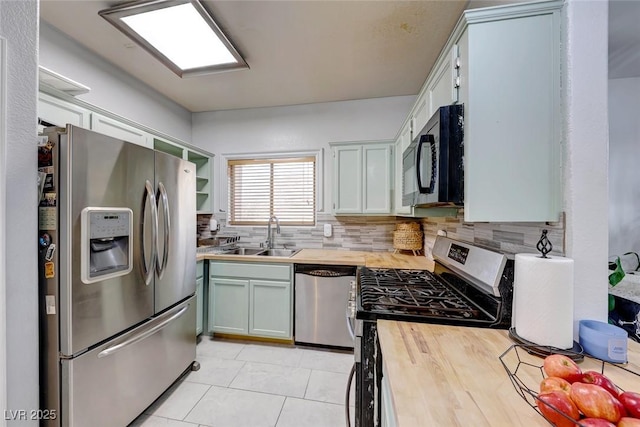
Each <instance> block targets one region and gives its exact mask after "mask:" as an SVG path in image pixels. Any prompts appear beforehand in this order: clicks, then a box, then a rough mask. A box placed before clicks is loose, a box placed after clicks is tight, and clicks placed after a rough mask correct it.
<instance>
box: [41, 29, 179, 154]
mask: <svg viewBox="0 0 640 427" xmlns="http://www.w3.org/2000/svg"><path fill="white" fill-rule="evenodd" d="M39 61H40V65H42V66H43V67H45V68H48V69H50V70H52V71H55V72H56V73H58V74H62V75H63V76H65V77H68V78H70V79H72V80H75V81H77V82H78V83H82V84H83V85H85V86H88V87H90V88H91V91H90V92H89V93H87V94H84V95H78V96H77V98H78V99H81V100H83V101H86V102H88V103H90V104H93V105H96V106H98V107H100V108H103V109H105V110H108V111H111V112H113V113H116V114H119V115H120V116H122V117H126V118H127V119H130V120H133V121H134V122H137V123H140V124H143V125H145V126H148V127H150V128H152V129H154V130H157V131H160V132H162V133H165V134H167V135H169V136H173V137H175V138H178V139H181V140H183V141H185V142H191V113H190V112H189V111H187V110H186V109H185V108H183V107H181V106H179V105H178V104H176V103H174V102H173V101H171V100H169V99H168V98H166V97H165V96H163V95H160V94H159V93H158V92H156V91H154V90H153V89H152V88H150V87H149V86H147V85H146V84H144V83H142V82H140V81H139V80H137V79H135V78H134V77H132V76H130V75H129V74H125V73H124V72H123V71H122V70H121V69H120V68H117V67H115V66H113V65H111V64H109V63H108V62H106V61H105V60H103V59H102V58H100V57H98V56H97V55H95V54H94V53H93V52H91V51H89V50H88V49H86V48H85V47H83V46H82V45H80V44H79V43H77V42H75V41H74V40H72V39H70V38H69V37H67V36H66V35H65V34H63V33H62V32H60V31H58V30H57V29H55V28H54V27H52V26H50V25H49V24H47V23H44V22H43V23H42V24H41V27H40V53H39Z"/></svg>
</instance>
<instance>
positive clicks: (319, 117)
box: [192, 96, 415, 213]
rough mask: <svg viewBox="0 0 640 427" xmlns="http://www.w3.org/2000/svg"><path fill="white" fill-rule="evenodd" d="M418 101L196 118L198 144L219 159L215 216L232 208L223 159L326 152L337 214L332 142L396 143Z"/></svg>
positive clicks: (231, 112)
mask: <svg viewBox="0 0 640 427" xmlns="http://www.w3.org/2000/svg"><path fill="white" fill-rule="evenodd" d="M414 101H415V96H397V97H388V98H375V99H365V100H359V101H343V102H327V103H322V104H307V105H295V106H289V107H269V108H252V109H245V110H228V111H217V112H204V113H195V114H194V115H193V119H192V123H193V130H192V135H193V144H194V145H196V146H198V147H201V148H203V149H205V150H208V151H210V152H212V153H214V154H215V155H216V158H215V170H216V172H217V173H216V180H215V185H216V189H215V195H216V197H215V200H214V212H218V209H219V208H222V209H226V198H225V195H226V187H225V186H226V175H225V174H226V165H223V164H222V163H223V161H222V158H221V157H222V154H229V153H234V154H237V153H252V152H254V153H255V152H267V151H295V150H318V149H324V164H325V166H324V172H325V173H324V189H325V192H324V205H325V206H324V208H325V209H324V211H325V212H328V213H330V212H331V205H330V203H331V173H332V172H331V171H332V169H331V158H330V154H331V151H330V150H329V142H337V141H364V140H393V139H394V138H395V137H396V134H397V133H398V131H399V130H400V126H401V125H402V123H403V121H404V119H405V118H406V117H407V115H408V114H409V110H410V108H411V107H412V106H413V103H414Z"/></svg>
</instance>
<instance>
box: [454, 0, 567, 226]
mask: <svg viewBox="0 0 640 427" xmlns="http://www.w3.org/2000/svg"><path fill="white" fill-rule="evenodd" d="M560 33H561V31H560V12H559V11H558V10H556V11H555V13H547V14H537V15H534V16H526V17H523V18H517V19H502V20H497V21H490V22H484V23H479V24H473V25H470V26H469V28H468V43H469V45H468V64H469V65H468V66H469V70H468V73H469V81H468V84H469V87H468V90H469V93H468V97H469V98H468V107H467V108H465V115H466V117H465V147H464V156H465V179H464V185H465V189H464V191H465V195H464V196H465V197H464V204H465V209H464V219H465V221H467V222H475V221H496V222H506V221H514V222H515V221H532V222H543V221H558V219H559V213H560V210H561V209H560V205H561V203H560V200H561V199H560V192H561V188H562V186H561V180H560V156H561V137H560V134H561V132H560V131H561V129H560V123H561V121H560V120H559V118H560V117H561V114H560V111H561V110H560V94H561V86H560V75H561V70H560V56H561V43H560ZM496 46H499V47H500V48H499V49H496ZM525 46H526V48H524V47H525Z"/></svg>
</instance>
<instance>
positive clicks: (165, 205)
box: [156, 182, 171, 279]
mask: <svg viewBox="0 0 640 427" xmlns="http://www.w3.org/2000/svg"><path fill="white" fill-rule="evenodd" d="M160 201H162V216H163V217H164V250H163V251H162V252H163V253H162V260H161V259H160V254H158V256H157V261H156V272H157V273H158V278H159V279H162V276H164V270H165V268H166V267H167V260H168V259H169V246H170V236H169V235H170V234H171V233H170V232H171V219H170V218H169V196H167V189H166V188H165V186H164V184H163V183H162V182H159V183H158V202H160ZM156 247H157V248H160V245H159V244H158V245H156Z"/></svg>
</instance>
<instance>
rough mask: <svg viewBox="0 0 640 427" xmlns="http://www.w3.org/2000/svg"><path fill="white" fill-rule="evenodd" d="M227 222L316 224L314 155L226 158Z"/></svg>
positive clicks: (235, 223)
mask: <svg viewBox="0 0 640 427" xmlns="http://www.w3.org/2000/svg"><path fill="white" fill-rule="evenodd" d="M228 166H229V168H228V174H229V180H228V181H229V210H228V212H229V225H265V224H266V223H267V221H268V220H269V218H270V217H271V216H273V215H275V216H276V217H278V220H279V221H280V224H281V225H315V219H316V218H315V214H316V159H315V157H298V158H287V159H255V160H246V159H243V160H229V163H228Z"/></svg>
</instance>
